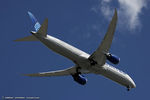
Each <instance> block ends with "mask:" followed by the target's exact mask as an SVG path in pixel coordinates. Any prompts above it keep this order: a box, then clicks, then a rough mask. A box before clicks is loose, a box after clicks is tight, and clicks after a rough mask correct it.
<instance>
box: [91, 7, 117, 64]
mask: <svg viewBox="0 0 150 100" xmlns="http://www.w3.org/2000/svg"><path fill="white" fill-rule="evenodd" d="M117 19H118V18H117V10H116V9H115V13H114V16H113V18H112V20H111V22H110V24H109V27H108V30H107V33H106V35H105V37H104V39H103V40H102V42H101V45H100V46H99V47H98V48H97V50H96V51H95V52H94V53H93V54H92V55H91V56H90V57H89V60H92V61H95V62H97V63H98V64H99V65H103V64H105V62H106V56H105V53H108V52H109V48H110V46H111V43H112V40H113V36H114V32H115V28H116V24H117Z"/></svg>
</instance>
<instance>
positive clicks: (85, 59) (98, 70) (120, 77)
mask: <svg viewBox="0 0 150 100" xmlns="http://www.w3.org/2000/svg"><path fill="white" fill-rule="evenodd" d="M28 14H29V17H30V18H31V20H32V23H33V25H34V28H35V31H31V34H32V35H30V36H27V37H24V38H20V39H17V40H15V41H40V42H42V43H43V44H44V45H46V46H47V47H48V48H49V49H51V50H52V51H54V52H56V53H58V54H60V55H62V56H64V57H66V58H68V59H70V60H71V61H73V63H74V64H75V65H74V66H73V67H70V68H67V69H63V70H57V71H49V72H39V73H33V74H25V76H31V77H51V76H67V75H71V76H72V77H73V80H74V81H76V82H77V83H79V84H81V85H85V84H86V83H87V78H86V77H85V76H83V74H91V73H94V74H98V75H102V76H104V77H106V78H108V79H110V80H112V81H114V82H116V83H118V84H120V85H122V86H125V87H126V88H127V90H128V91H129V90H130V89H131V88H135V87H136V84H135V82H134V81H133V80H132V78H131V77H130V76H129V75H128V74H126V73H124V72H123V71H121V70H119V69H117V68H115V67H113V66H111V65H109V64H108V63H106V61H109V62H111V63H112V64H114V65H117V64H118V63H119V62H120V58H119V57H117V56H116V55H114V54H111V53H110V52H109V49H110V47H111V43H112V40H113V36H114V32H115V28H116V24H117V19H118V16H117V10H116V9H115V12H114V15H113V17H112V20H111V22H110V24H109V27H108V30H107V32H106V34H105V36H104V38H103V40H102V42H101V44H100V45H99V47H98V48H97V49H96V50H95V51H94V52H93V53H92V54H91V55H90V54H88V53H86V52H84V51H82V50H79V49H78V48H76V47H74V46H71V45H70V44H67V43H66V42H64V41H62V40H60V39H58V38H55V37H53V36H51V35H48V34H47V29H48V19H47V18H46V19H45V20H44V22H43V24H42V25H41V24H40V23H39V22H38V21H37V19H36V18H35V17H34V15H33V14H32V13H31V12H28Z"/></svg>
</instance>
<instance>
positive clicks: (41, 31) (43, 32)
mask: <svg viewBox="0 0 150 100" xmlns="http://www.w3.org/2000/svg"><path fill="white" fill-rule="evenodd" d="M47 28H48V19H47V18H46V19H45V20H44V22H43V24H42V25H41V27H40V29H39V30H38V31H37V34H40V35H42V36H46V35H47Z"/></svg>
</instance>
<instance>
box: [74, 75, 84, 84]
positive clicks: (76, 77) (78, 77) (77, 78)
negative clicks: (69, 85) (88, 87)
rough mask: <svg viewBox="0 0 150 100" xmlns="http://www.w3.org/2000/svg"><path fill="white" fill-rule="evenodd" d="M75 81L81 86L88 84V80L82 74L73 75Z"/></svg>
mask: <svg viewBox="0 0 150 100" xmlns="http://www.w3.org/2000/svg"><path fill="white" fill-rule="evenodd" d="M72 77H73V79H74V81H76V82H77V83H79V84H81V85H85V84H86V82H87V79H86V78H85V77H84V76H83V75H81V74H74V75H72Z"/></svg>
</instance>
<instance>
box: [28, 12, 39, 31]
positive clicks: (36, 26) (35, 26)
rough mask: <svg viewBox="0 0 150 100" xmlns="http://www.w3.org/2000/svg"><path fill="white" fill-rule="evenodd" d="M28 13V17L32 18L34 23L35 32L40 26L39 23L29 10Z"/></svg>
mask: <svg viewBox="0 0 150 100" xmlns="http://www.w3.org/2000/svg"><path fill="white" fill-rule="evenodd" d="M28 14H29V17H30V19H31V20H32V23H33V25H34V29H35V31H36V32H37V31H38V30H39V28H40V27H41V25H40V23H39V22H38V21H37V19H36V18H35V16H34V15H33V14H32V13H31V12H29V11H28Z"/></svg>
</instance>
